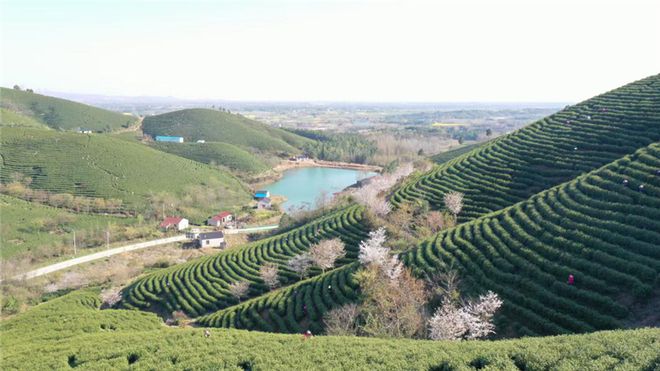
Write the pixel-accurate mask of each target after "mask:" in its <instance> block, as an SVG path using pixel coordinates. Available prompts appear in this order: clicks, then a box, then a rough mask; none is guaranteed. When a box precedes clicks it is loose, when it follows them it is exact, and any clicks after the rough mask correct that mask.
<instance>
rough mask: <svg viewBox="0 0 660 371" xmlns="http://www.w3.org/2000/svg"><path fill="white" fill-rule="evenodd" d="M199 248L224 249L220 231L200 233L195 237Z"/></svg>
mask: <svg viewBox="0 0 660 371" xmlns="http://www.w3.org/2000/svg"><path fill="white" fill-rule="evenodd" d="M197 245H198V246H199V247H225V246H226V243H225V235H224V233H222V232H221V231H217V232H207V233H200V234H198V235H197Z"/></svg>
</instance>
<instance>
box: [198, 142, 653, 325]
mask: <svg viewBox="0 0 660 371" xmlns="http://www.w3.org/2000/svg"><path fill="white" fill-rule="evenodd" d="M659 171H660V144H659V143H654V144H652V145H650V146H648V147H647V148H644V149H641V150H639V151H637V152H635V153H634V154H633V155H631V156H626V157H624V158H622V159H620V160H618V161H616V162H614V163H612V164H610V165H608V166H605V167H603V168H601V169H598V170H596V171H594V172H592V173H589V174H586V175H584V176H581V177H579V178H577V179H575V180H574V181H571V182H568V183H565V184H562V185H561V186H558V187H554V188H551V189H549V190H547V191H544V192H542V193H539V194H538V195H535V196H534V197H532V198H530V199H529V200H527V201H524V202H520V203H518V204H515V205H513V206H511V207H509V208H506V209H504V210H501V211H498V212H495V213H492V214H489V215H487V216H484V217H482V218H479V219H477V220H474V221H472V222H469V223H464V224H461V225H459V226H458V227H456V228H453V229H450V230H447V231H445V232H442V233H440V234H438V235H437V236H436V237H435V238H432V239H430V240H426V241H423V242H422V243H420V244H419V245H418V246H417V247H416V248H415V249H413V250H411V251H409V252H407V253H405V254H404V255H403V256H402V259H403V261H404V262H405V263H406V264H407V265H408V266H409V267H411V268H412V269H413V271H414V272H415V273H416V274H418V275H421V274H422V273H428V274H433V273H435V272H438V271H440V270H442V269H444V268H445V267H446V266H448V265H452V266H454V267H455V268H457V269H459V270H460V271H461V273H462V274H461V277H464V279H465V280H467V281H469V282H470V283H472V286H473V287H478V290H479V291H483V290H488V289H489V290H493V291H495V292H496V293H498V294H499V295H500V296H501V297H502V298H503V300H504V307H503V311H502V313H501V315H500V316H499V317H500V318H499V319H498V320H499V321H498V322H499V323H502V324H505V325H506V326H507V327H509V328H510V329H511V330H512V331H514V332H515V333H517V334H520V335H548V334H563V333H574V332H590V331H595V330H602V329H611V328H617V327H621V326H622V325H623V321H625V319H626V318H627V317H628V316H629V314H630V312H629V311H630V307H631V305H632V304H631V303H632V302H631V301H630V300H634V299H638V300H642V301H643V300H644V299H645V298H647V297H648V296H649V295H650V294H651V291H652V290H653V288H654V287H656V285H657V280H658V274H659V273H660V250H658V246H660V174H659ZM624 180H627V181H628V182H627V184H624ZM642 185H643V187H642V188H640V186H642ZM355 269H356V265H355V264H352V265H347V266H344V267H340V268H337V269H335V270H333V271H330V272H327V273H325V274H324V275H321V276H317V277H314V278H311V279H308V280H305V281H302V282H300V283H299V284H297V285H294V286H290V287H287V288H284V289H281V290H278V291H275V292H272V293H270V294H267V295H264V296H262V297H260V298H257V299H254V300H251V301H246V302H244V303H242V304H240V305H238V306H233V307H230V308H227V309H224V310H221V311H218V312H216V313H213V314H209V315H208V316H205V317H202V318H200V319H199V323H201V324H204V325H207V326H217V327H232V328H243V329H250V330H262V331H278V332H299V331H300V330H301V329H302V330H305V329H306V328H312V329H314V330H315V331H317V332H318V331H320V330H321V329H322V325H321V323H320V319H321V317H322V315H323V313H325V312H326V311H327V310H329V309H332V308H333V307H336V306H338V305H341V304H344V303H346V302H350V301H353V300H355V298H357V297H358V295H359V293H358V292H357V291H356V290H357V289H358V287H357V285H356V284H355V282H353V280H352V279H351V274H352V272H353V271H354V270H355ZM569 274H573V275H574V276H575V280H576V284H575V285H572V286H570V285H567V284H566V279H567V277H568V275H569ZM623 298H627V299H624V300H622V299H623ZM624 302H627V303H628V304H623V303H624Z"/></svg>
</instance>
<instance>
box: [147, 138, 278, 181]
mask: <svg viewBox="0 0 660 371" xmlns="http://www.w3.org/2000/svg"><path fill="white" fill-rule="evenodd" d="M153 147H154V148H156V149H158V150H160V151H163V152H167V153H171V154H174V155H177V156H181V157H185V158H188V159H191V160H194V161H198V162H202V163H205V164H215V165H222V166H225V167H226V168H228V169H229V170H231V171H232V173H245V174H257V173H261V172H264V171H266V170H268V169H269V166H268V165H267V164H266V162H265V161H264V160H262V159H261V158H259V157H257V156H255V155H253V154H252V153H250V152H248V151H246V150H244V149H241V148H239V147H236V146H235V145H233V144H229V143H219V142H211V143H158V142H156V143H154V145H153Z"/></svg>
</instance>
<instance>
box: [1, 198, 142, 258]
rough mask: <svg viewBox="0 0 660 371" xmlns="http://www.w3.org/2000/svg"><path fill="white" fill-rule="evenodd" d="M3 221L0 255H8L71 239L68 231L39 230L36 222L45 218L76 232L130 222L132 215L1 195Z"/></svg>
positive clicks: (7, 256)
mask: <svg viewBox="0 0 660 371" xmlns="http://www.w3.org/2000/svg"><path fill="white" fill-rule="evenodd" d="M0 208H1V209H2V223H0V257H1V258H2V259H7V258H10V257H12V256H15V255H18V254H20V253H22V252H26V251H29V250H31V249H34V248H37V247H41V246H48V244H49V243H51V242H52V241H53V239H62V238H67V240H70V239H71V236H70V233H68V232H67V233H65V232H63V233H61V234H51V233H48V232H39V231H37V230H35V229H37V225H38V224H39V223H40V222H42V221H45V220H57V219H59V220H63V221H65V223H66V228H67V230H76V231H78V232H81V231H85V230H94V229H98V228H101V229H103V228H105V227H106V226H107V225H108V223H110V224H113V225H130V224H133V223H135V222H136V219H135V218H119V217H112V216H102V215H89V214H76V213H72V212H67V211H64V210H62V209H58V208H54V207H49V206H45V205H40V204H37V203H33V202H28V201H23V200H20V199H17V198H14V197H10V196H6V195H0Z"/></svg>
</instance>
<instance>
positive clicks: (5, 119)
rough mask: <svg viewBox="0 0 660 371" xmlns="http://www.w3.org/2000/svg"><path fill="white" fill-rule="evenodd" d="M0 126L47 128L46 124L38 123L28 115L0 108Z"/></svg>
mask: <svg viewBox="0 0 660 371" xmlns="http://www.w3.org/2000/svg"><path fill="white" fill-rule="evenodd" d="M0 127H27V128H37V129H48V126H46V125H44V124H42V123H40V122H39V121H37V120H35V119H33V118H32V117H30V116H26V115H23V114H22V113H19V112H15V111H11V110H8V109H6V108H0Z"/></svg>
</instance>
